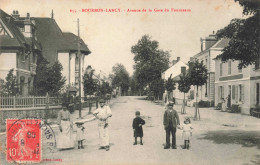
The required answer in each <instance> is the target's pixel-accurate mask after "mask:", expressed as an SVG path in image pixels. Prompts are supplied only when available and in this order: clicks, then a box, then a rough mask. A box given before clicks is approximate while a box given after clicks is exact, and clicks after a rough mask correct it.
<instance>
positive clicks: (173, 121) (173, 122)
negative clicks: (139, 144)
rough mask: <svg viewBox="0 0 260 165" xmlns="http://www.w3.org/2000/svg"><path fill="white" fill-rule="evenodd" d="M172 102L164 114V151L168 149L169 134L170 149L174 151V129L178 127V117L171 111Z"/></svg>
mask: <svg viewBox="0 0 260 165" xmlns="http://www.w3.org/2000/svg"><path fill="white" fill-rule="evenodd" d="M173 105H174V103H173V102H169V103H168V105H167V108H166V110H165V112H164V117H163V125H164V129H165V131H166V145H165V146H164V149H169V148H170V134H172V149H176V148H177V147H176V127H177V125H178V126H179V125H180V121H179V115H178V113H177V112H176V111H175V110H174V109H173Z"/></svg>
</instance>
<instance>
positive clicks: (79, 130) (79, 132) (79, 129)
mask: <svg viewBox="0 0 260 165" xmlns="http://www.w3.org/2000/svg"><path fill="white" fill-rule="evenodd" d="M83 124H84V123H83V122H76V125H77V134H76V140H77V141H78V149H83V148H84V147H83V140H85V136H84V129H85V127H84V126H83Z"/></svg>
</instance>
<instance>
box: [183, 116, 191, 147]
mask: <svg viewBox="0 0 260 165" xmlns="http://www.w3.org/2000/svg"><path fill="white" fill-rule="evenodd" d="M181 129H182V130H183V132H182V138H183V139H184V147H183V149H189V148H190V137H191V136H192V129H193V128H192V126H191V122H190V119H189V118H188V117H186V118H185V120H184V125H183V126H182V127H181Z"/></svg>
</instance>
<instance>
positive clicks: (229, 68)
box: [228, 61, 231, 74]
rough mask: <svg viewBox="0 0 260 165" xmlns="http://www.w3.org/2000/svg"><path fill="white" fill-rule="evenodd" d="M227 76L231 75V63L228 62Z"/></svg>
mask: <svg viewBox="0 0 260 165" xmlns="http://www.w3.org/2000/svg"><path fill="white" fill-rule="evenodd" d="M228 74H231V61H228Z"/></svg>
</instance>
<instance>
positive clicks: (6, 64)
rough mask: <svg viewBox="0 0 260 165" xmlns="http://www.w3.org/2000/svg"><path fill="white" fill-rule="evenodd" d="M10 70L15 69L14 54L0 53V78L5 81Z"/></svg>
mask: <svg viewBox="0 0 260 165" xmlns="http://www.w3.org/2000/svg"><path fill="white" fill-rule="evenodd" d="M12 68H14V69H16V53H0V78H1V79H5V77H6V75H7V74H8V72H9V70H10V69H12ZM14 74H16V72H14Z"/></svg>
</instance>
